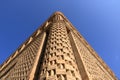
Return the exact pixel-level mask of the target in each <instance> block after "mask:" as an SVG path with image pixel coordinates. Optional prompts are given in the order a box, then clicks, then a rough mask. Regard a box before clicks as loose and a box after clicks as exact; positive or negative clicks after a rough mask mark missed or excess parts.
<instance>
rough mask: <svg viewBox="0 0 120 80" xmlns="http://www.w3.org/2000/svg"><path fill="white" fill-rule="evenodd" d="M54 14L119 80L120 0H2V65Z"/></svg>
mask: <svg viewBox="0 0 120 80" xmlns="http://www.w3.org/2000/svg"><path fill="white" fill-rule="evenodd" d="M55 11H61V12H63V13H64V15H65V16H66V17H67V18H68V19H69V20H70V21H71V22H72V24H73V25H74V26H75V27H76V28H77V29H78V31H79V32H80V33H81V34H82V35H83V36H84V38H85V39H86V40H87V41H88V43H89V44H90V45H91V46H92V47H93V48H94V49H95V51H96V52H97V53H98V54H99V55H100V56H101V57H102V59H103V60H104V61H105V62H106V63H107V65H108V66H109V67H110V68H111V69H112V70H113V72H114V73H115V74H116V76H118V77H119V78H120V0H0V64H1V63H2V62H3V61H4V60H5V59H6V58H7V57H8V56H9V55H10V54H12V53H13V52H14V51H15V50H16V49H17V47H18V46H19V45H20V44H21V43H22V42H23V41H25V40H26V39H27V38H28V36H30V35H31V34H32V33H33V32H34V31H35V30H36V29H37V28H38V26H39V25H41V24H42V23H43V22H44V21H45V20H46V19H47V18H48V17H49V16H50V15H51V14H52V13H53V12H55Z"/></svg>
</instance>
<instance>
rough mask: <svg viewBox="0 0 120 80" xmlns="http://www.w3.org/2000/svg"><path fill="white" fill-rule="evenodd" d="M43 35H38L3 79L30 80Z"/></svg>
mask: <svg viewBox="0 0 120 80" xmlns="http://www.w3.org/2000/svg"><path fill="white" fill-rule="evenodd" d="M41 38H42V36H39V37H37V38H36V39H35V40H34V41H33V42H31V43H30V44H29V46H28V47H26V48H25V50H23V51H22V52H21V53H20V55H19V56H18V57H17V58H16V59H15V61H16V63H15V65H13V66H12V67H11V68H10V71H9V72H7V74H8V75H7V76H5V77H3V79H2V80H28V75H29V74H30V71H31V68H32V66H33V63H34V60H35V56H36V54H37V51H38V48H39V46H40V42H41V41H40V40H41Z"/></svg>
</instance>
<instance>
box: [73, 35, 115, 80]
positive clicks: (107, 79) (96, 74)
mask: <svg viewBox="0 0 120 80" xmlns="http://www.w3.org/2000/svg"><path fill="white" fill-rule="evenodd" d="M72 36H73V39H74V41H75V43H76V46H77V48H78V52H79V55H80V56H81V59H82V61H83V64H84V67H85V69H86V72H87V73H88V75H89V78H90V80H114V78H112V77H111V75H110V74H109V73H108V72H107V71H106V70H105V68H104V67H103V66H102V65H101V63H100V62H99V61H98V60H97V59H96V58H95V57H94V56H93V55H92V54H91V53H90V52H89V50H87V48H86V47H85V46H84V45H83V43H81V40H80V39H79V38H78V37H77V36H76V35H75V34H72Z"/></svg>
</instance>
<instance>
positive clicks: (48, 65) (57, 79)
mask: <svg viewBox="0 0 120 80" xmlns="http://www.w3.org/2000/svg"><path fill="white" fill-rule="evenodd" d="M44 79H46V80H81V78H80V74H79V71H78V68H77V65H76V60H75V58H74V55H73V51H72V48H71V44H70V41H69V37H68V35H67V30H66V27H65V25H64V22H63V21H59V22H55V23H53V24H52V26H51V28H50V33H49V37H48V42H47V46H46V51H45V57H44V61H43V65H42V68H41V74H40V80H44Z"/></svg>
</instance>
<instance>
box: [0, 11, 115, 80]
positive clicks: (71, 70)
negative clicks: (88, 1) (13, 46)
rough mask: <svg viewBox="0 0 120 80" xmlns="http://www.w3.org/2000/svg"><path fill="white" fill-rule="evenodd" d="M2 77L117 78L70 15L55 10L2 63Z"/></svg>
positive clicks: (21, 79) (54, 79) (35, 79)
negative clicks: (78, 29)
mask: <svg viewBox="0 0 120 80" xmlns="http://www.w3.org/2000/svg"><path fill="white" fill-rule="evenodd" d="M0 80H117V79H116V77H115V75H114V73H113V72H112V71H111V70H110V69H109V68H108V67H107V66H106V64H105V63H104V61H102V59H101V58H100V57H99V56H98V55H97V54H96V53H95V51H94V50H93V49H92V48H91V47H90V45H89V44H88V43H87V42H86V41H85V39H84V38H83V37H82V36H81V35H80V34H79V33H78V32H77V30H76V29H75V28H74V27H73V26H72V24H71V23H70V22H69V21H68V20H67V19H66V17H65V16H64V15H63V14H62V13H60V12H56V13H54V14H53V15H52V16H51V17H50V18H49V19H48V20H47V21H46V22H45V23H44V24H43V25H41V27H40V28H38V29H37V30H36V31H35V32H34V33H33V34H32V35H31V36H30V37H29V38H28V40H26V41H25V42H24V43H23V44H22V45H21V46H20V47H19V48H18V49H17V50H16V51H15V53H13V54H12V55H11V56H10V57H9V58H8V59H7V60H6V61H5V62H4V63H3V64H2V65H0Z"/></svg>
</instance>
